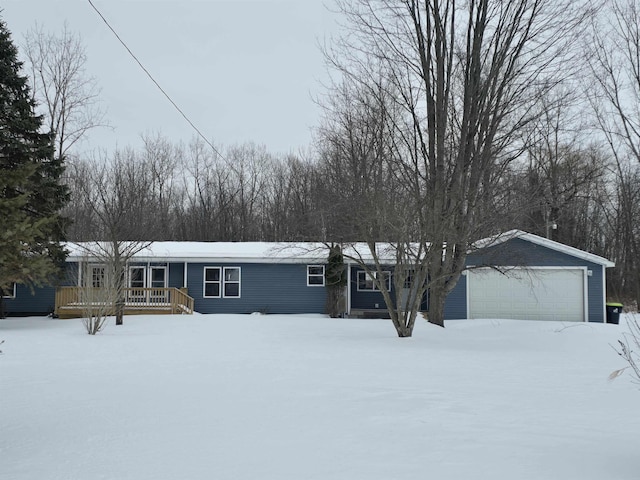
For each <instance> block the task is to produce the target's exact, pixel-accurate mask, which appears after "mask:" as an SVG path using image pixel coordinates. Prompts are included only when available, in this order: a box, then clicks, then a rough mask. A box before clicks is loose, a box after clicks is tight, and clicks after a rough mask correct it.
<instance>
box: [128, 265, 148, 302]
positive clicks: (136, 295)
mask: <svg viewBox="0 0 640 480" xmlns="http://www.w3.org/2000/svg"><path fill="white" fill-rule="evenodd" d="M145 286H146V268H145V267H141V266H135V267H129V288H130V289H131V290H129V296H128V297H129V301H131V302H140V301H142V300H144V298H145V291H144V288H145Z"/></svg>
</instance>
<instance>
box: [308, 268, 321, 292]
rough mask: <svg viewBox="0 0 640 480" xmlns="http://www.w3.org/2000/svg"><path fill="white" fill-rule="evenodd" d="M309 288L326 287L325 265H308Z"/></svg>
mask: <svg viewBox="0 0 640 480" xmlns="http://www.w3.org/2000/svg"><path fill="white" fill-rule="evenodd" d="M307 287H324V265H307Z"/></svg>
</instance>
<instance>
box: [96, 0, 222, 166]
mask: <svg viewBox="0 0 640 480" xmlns="http://www.w3.org/2000/svg"><path fill="white" fill-rule="evenodd" d="M88 2H89V5H91V7H92V8H93V9H94V10H95V11H96V13H97V14H98V15H99V16H100V18H101V19H102V21H103V22H104V23H105V24H106V25H107V27H109V30H111V32H113V34H114V35H115V36H116V38H117V39H118V41H119V42H120V43H121V44H122V46H123V47H124V48H125V49H126V50H127V52H129V55H131V57H132V58H133V59H134V60H135V61H136V63H137V64H138V65H139V66H140V68H141V69H142V70H143V71H144V73H146V74H147V77H149V78H150V79H151V81H152V82H153V83H154V84H155V86H156V87H158V89H159V90H160V91H161V92H162V94H163V95H164V96H165V97H166V98H167V100H169V102H171V105H173V107H174V108H175V109H176V110H177V111H178V112H179V113H180V115H182V117H183V118H184V119H185V120H186V121H187V123H188V124H189V125H191V128H193V129H194V130H195V131H196V133H197V134H198V135H199V136H200V138H202V140H204V141H205V143H206V144H207V145H209V146H210V147H211V149H212V150H213V151H214V152H215V153H216V154H217V155H218V156H219V157H220V158H222V159H223V160H224V159H225V158H224V157H223V156H222V154H221V153H220V152H219V151H218V149H217V148H216V147H214V145H213V144H212V143H211V142H210V141H209V140H207V137H205V136H204V135H203V134H202V132H201V131H200V130H199V129H198V127H196V126H195V125H194V123H193V122H192V121H191V120H189V117H187V115H186V114H185V113H184V112H183V111H182V109H181V108H180V107H179V106H178V105H177V104H176V102H174V101H173V100H172V98H171V97H170V96H169V94H168V93H167V92H165V90H164V89H163V88H162V87H161V86H160V84H159V83H158V82H157V81H156V79H155V78H153V75H151V73H149V70H147V69H146V68H145V66H144V65H143V64H142V62H140V60H138V57H136V56H135V55H134V54H133V52H132V51H131V49H130V48H129V47H128V46H127V44H126V43H125V42H124V40H122V38H120V35H118V32H116V31H115V30H114V29H113V27H112V26H111V25H110V24H109V22H108V21H107V19H106V18H104V15H102V13H100V10H98V8H97V7H96V6H95V5H94V4H93V2H92V1H91V0H88Z"/></svg>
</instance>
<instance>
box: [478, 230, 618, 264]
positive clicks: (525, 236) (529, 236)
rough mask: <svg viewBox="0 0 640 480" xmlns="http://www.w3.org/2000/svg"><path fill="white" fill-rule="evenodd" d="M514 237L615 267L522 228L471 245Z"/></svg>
mask: <svg viewBox="0 0 640 480" xmlns="http://www.w3.org/2000/svg"><path fill="white" fill-rule="evenodd" d="M514 238H520V239H522V240H527V241H528V242H531V243H533V244H536V245H540V246H542V247H546V248H549V249H551V250H556V251H558V252H561V253H565V254H567V255H571V256H572V257H576V258H581V259H582V260H587V261H589V262H593V263H596V264H598V265H603V266H605V267H615V265H616V264H615V263H613V262H612V261H610V260H607V259H606V258H603V257H600V256H598V255H595V254H593V253H589V252H585V251H584V250H580V249H579V248H575V247H570V246H569V245H565V244H564V243H559V242H554V241H553V240H549V239H548V238H544V237H540V236H538V235H534V234H533V233H527V232H524V231H522V230H509V231H508V232H505V233H502V234H500V235H497V236H495V237H488V238H484V239H482V240H479V241H477V242H475V243H474V245H473V246H474V248H475V249H478V248H488V247H492V246H495V245H500V244H501V243H504V242H506V241H508V240H511V239H514Z"/></svg>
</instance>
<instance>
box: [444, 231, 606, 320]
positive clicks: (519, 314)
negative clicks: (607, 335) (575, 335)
mask: <svg viewBox="0 0 640 480" xmlns="http://www.w3.org/2000/svg"><path fill="white" fill-rule="evenodd" d="M479 246H480V248H479V249H478V250H477V251H475V252H473V253H472V254H470V255H469V257H468V259H467V270H466V271H465V272H464V274H463V276H462V277H460V281H459V282H458V284H457V285H456V287H455V288H454V290H453V291H452V292H451V294H450V295H449V297H448V298H447V303H446V308H445V318H447V319H455V318H513V319H522V320H557V321H567V322H568V321H571V322H584V321H589V322H604V321H605V318H606V312H605V303H606V292H605V284H606V281H605V280H606V272H605V270H606V268H607V267H613V266H614V264H613V263H612V262H610V261H609V260H606V259H604V258H602V257H599V256H597V255H593V254H591V253H588V252H585V251H582V250H578V249H576V248H573V247H569V246H567V245H563V244H561V243H558V242H554V241H551V240H548V239H546V238H542V237H539V236H537V235H532V234H530V233H525V232H522V231H512V232H508V233H506V234H504V235H501V236H500V237H498V238H496V239H491V240H485V241H483V242H481V244H480V245H479Z"/></svg>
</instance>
